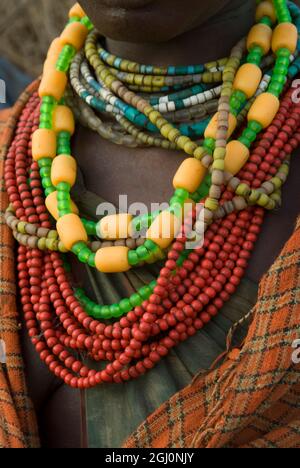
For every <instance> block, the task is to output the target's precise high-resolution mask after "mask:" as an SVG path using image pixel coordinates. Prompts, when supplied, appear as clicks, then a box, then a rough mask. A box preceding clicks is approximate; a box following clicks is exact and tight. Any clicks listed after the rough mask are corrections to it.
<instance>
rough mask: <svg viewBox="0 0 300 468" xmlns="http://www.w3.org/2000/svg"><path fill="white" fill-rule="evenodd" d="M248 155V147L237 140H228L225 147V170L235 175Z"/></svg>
mask: <svg viewBox="0 0 300 468" xmlns="http://www.w3.org/2000/svg"><path fill="white" fill-rule="evenodd" d="M249 156H250V151H249V149H248V148H247V147H246V146H245V145H243V143H241V142H240V141H238V140H234V141H230V142H229V143H228V145H227V149H226V157H225V171H226V172H230V174H232V175H236V174H238V173H239V172H240V170H241V169H242V168H243V167H244V165H245V164H246V162H247V161H248V159H249Z"/></svg>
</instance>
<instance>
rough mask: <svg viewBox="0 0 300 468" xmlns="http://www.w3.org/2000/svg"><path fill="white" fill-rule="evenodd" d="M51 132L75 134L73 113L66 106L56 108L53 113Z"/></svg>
mask: <svg viewBox="0 0 300 468" xmlns="http://www.w3.org/2000/svg"><path fill="white" fill-rule="evenodd" d="M53 130H54V131H55V132H56V133H60V132H69V133H70V134H71V135H73V134H74V132H75V119H74V115H73V112H72V111H71V109H70V108H69V107H67V106H56V107H55V109H54V112H53Z"/></svg>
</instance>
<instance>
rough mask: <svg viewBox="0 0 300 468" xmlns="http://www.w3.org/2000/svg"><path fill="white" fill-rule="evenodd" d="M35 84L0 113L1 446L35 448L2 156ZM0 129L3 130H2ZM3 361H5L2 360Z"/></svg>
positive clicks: (36, 440) (34, 422) (3, 156)
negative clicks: (10, 106)
mask: <svg viewBox="0 0 300 468" xmlns="http://www.w3.org/2000/svg"><path fill="white" fill-rule="evenodd" d="M34 87H36V85H33V86H31V87H29V88H28V90H27V91H26V92H25V93H24V94H23V95H22V96H21V98H20V99H19V101H18V102H17V103H16V105H15V106H14V108H13V112H11V111H9V110H5V111H2V112H1V114H0V133H1V137H0V340H1V343H0V345H1V361H3V362H0V448H37V447H38V446H39V438H38V430H37V424H36V419H35V415H34V411H33V407H32V404H31V402H30V400H29V397H28V392H27V388H26V383H25V373H24V364H23V359H22V355H21V347H20V340H19V313H18V311H17V306H16V280H15V260H14V243H13V238H12V235H11V232H10V230H9V229H8V227H7V226H6V225H5V221H4V212H5V210H6V208H7V204H8V198H7V194H6V192H5V188H4V179H3V170H4V158H5V155H6V151H7V148H8V147H9V145H10V142H11V139H12V136H13V132H14V127H15V123H16V120H17V119H18V116H19V115H20V112H21V110H22V109H23V106H24V103H25V102H26V101H27V99H28V96H29V95H30V94H31V92H32V89H34ZM1 130H2V131H1ZM4 361H5V362H4Z"/></svg>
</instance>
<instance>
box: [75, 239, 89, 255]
mask: <svg viewBox="0 0 300 468" xmlns="http://www.w3.org/2000/svg"><path fill="white" fill-rule="evenodd" d="M85 248H86V245H85V243H84V242H77V244H75V245H73V247H72V252H73V253H74V254H75V255H76V256H78V255H79V254H80V252H81V250H82V249H85Z"/></svg>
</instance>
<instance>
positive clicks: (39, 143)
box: [32, 128, 56, 161]
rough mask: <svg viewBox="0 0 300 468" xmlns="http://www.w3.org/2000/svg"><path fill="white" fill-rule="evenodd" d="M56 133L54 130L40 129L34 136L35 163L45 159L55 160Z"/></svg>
mask: <svg viewBox="0 0 300 468" xmlns="http://www.w3.org/2000/svg"><path fill="white" fill-rule="evenodd" d="M55 156H56V133H55V132H54V131H53V130H47V129H44V128H40V129H38V130H36V131H35V132H34V134H33V135H32V157H33V159H34V161H39V160H40V159H43V158H52V159H53V158H55Z"/></svg>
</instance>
